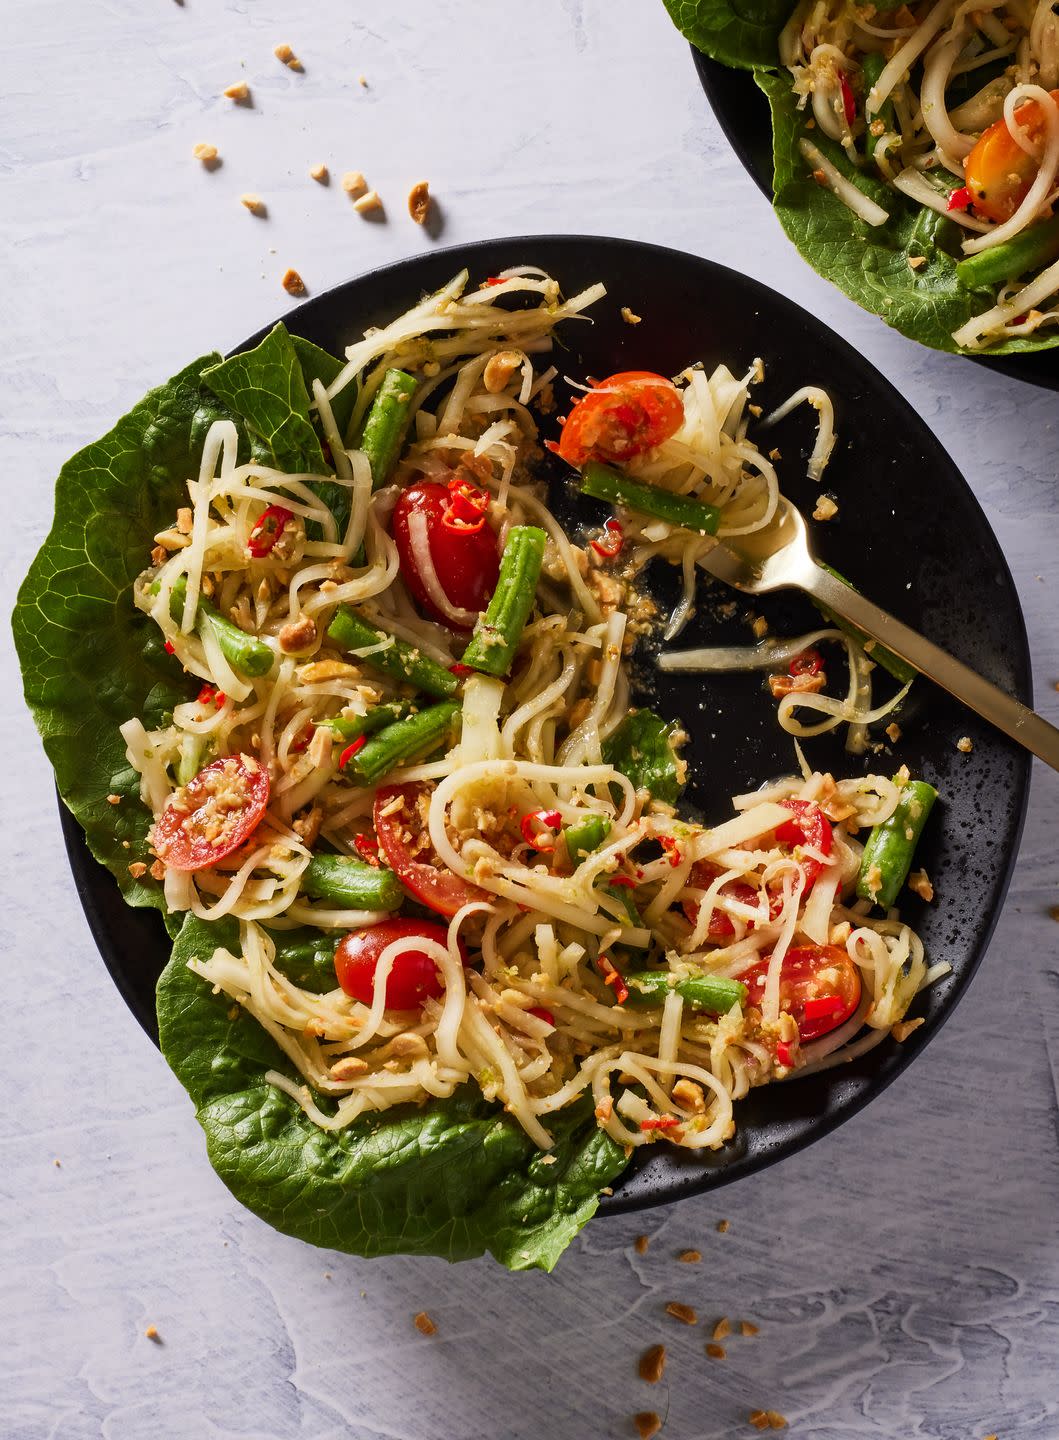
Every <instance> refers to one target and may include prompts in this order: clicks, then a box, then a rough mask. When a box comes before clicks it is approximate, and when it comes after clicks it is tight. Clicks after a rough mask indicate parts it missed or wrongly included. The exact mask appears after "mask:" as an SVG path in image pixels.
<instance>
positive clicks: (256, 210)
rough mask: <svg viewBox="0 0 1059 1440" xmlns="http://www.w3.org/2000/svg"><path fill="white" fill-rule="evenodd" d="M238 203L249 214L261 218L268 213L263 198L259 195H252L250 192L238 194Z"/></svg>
mask: <svg viewBox="0 0 1059 1440" xmlns="http://www.w3.org/2000/svg"><path fill="white" fill-rule="evenodd" d="M239 204H240V205H244V206H245V207H246V209H247V210H249V211H250V213H251V215H257V216H258V218H259V219H263V218H264V216H266V215H267V214H268V207H267V206H266V204H265V202H264V200H262V198H261V196H260V195H254V194H253V193H252V192H248V193H247V194H245V195H240V196H239Z"/></svg>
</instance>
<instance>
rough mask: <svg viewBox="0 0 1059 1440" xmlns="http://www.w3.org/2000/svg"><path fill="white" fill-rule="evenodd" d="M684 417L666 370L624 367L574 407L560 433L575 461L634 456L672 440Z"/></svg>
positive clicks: (566, 455)
mask: <svg viewBox="0 0 1059 1440" xmlns="http://www.w3.org/2000/svg"><path fill="white" fill-rule="evenodd" d="M683 420H684V402H683V401H682V400H681V398H680V391H679V390H678V389H677V387H676V386H675V385H674V384H673V383H672V381H670V380H667V379H666V378H665V377H664V376H663V375H655V374H652V372H651V371H649V370H624V371H622V373H621V374H620V375H612V376H611V377H610V378H609V380H600V381H599V382H598V384H597V385H596V386H595V387H594V388H593V389H591V390H589V392H588V394H587V395H584V396H582V398H581V399H580V400H578V402H577V404H576V405H574V406H573V408H572V409H571V411H570V414H569V415H568V416H567V419H566V423H565V424H564V425H563V433H562V435H561V436H560V437H559V454H560V455H561V456H562V457H563V459H564V460H567V461H569V463H570V464H571V465H577V466H581V465H583V464H584V463H585V461H586V460H614V461H619V462H620V461H622V460H630V459H631V458H632V457H633V456H634V455H642V454H643V453H644V451H645V450H651V449H653V448H654V447H655V446H656V445H661V444H662V442H663V440H668V439H669V437H670V436H671V435H675V434H676V432H677V431H678V430H679V429H680V426H681V424H682V423H683Z"/></svg>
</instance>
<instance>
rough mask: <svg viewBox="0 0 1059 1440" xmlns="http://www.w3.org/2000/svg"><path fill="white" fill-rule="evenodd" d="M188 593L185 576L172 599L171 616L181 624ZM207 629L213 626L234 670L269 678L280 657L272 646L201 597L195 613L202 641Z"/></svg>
mask: <svg viewBox="0 0 1059 1440" xmlns="http://www.w3.org/2000/svg"><path fill="white" fill-rule="evenodd" d="M156 583H157V582H156ZM187 593H188V582H187V578H186V576H184V575H181V577H180V579H179V580H178V581H177V582H176V584H175V585H174V586H173V589H172V591H171V592H170V596H169V613H170V615H172V617H173V619H174V620H176V621H177V623H178V624H179V622H180V620H181V619H182V617H183V614H184V600H185V599H186V597H187ZM206 626H209V628H210V630H211V631H212V633H213V635H214V637H215V638H216V640H217V644H218V645H219V646H220V648H221V654H222V655H223V656H224V658H225V659H226V660H227V661H228V664H229V665H230V666H231V667H232V669H233V670H238V671H240V672H241V673H242V674H243V675H249V676H251V677H255V676H259V675H267V674H268V672H269V671H270V670H271V669H272V666H273V665H274V664H275V660H276V657H275V655H274V654H273V652H272V649H271V647H270V646H268V645H266V644H265V642H264V640H257V639H255V638H254V636H253V635H248V634H247V633H246V631H245V630H240V629H239V626H238V625H235V624H233V623H232V621H231V620H228V619H226V618H225V617H224V616H223V615H222V614H221V612H220V611H219V610H218V609H217V607H216V605H212V604H211V603H210V602H209V600H207V599H206V597H205V595H200V596H199V603H198V606H197V608H196V610H195V629H196V630H197V631H198V632H199V636H200V638H201V636H202V632H203V629H204V628H205V627H206Z"/></svg>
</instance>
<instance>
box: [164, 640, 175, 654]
mask: <svg viewBox="0 0 1059 1440" xmlns="http://www.w3.org/2000/svg"><path fill="white" fill-rule="evenodd" d="M165 653H166V654H167V655H175V654H176V646H175V645H174V644H173V642H172V640H167V641H166V642H165Z"/></svg>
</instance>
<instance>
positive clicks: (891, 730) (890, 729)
mask: <svg viewBox="0 0 1059 1440" xmlns="http://www.w3.org/2000/svg"><path fill="white" fill-rule="evenodd" d="M901 733H902V732H901V727H900V725H898V723H897V721H896V720H895V721H894V722H893V723H892V724H890V725H887V727H886V734H887V736H888V737H889V738H890V739H891V740H892V741H893V743H894V744H895V745H896V744H897V742H898V740H900V738H901Z"/></svg>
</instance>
